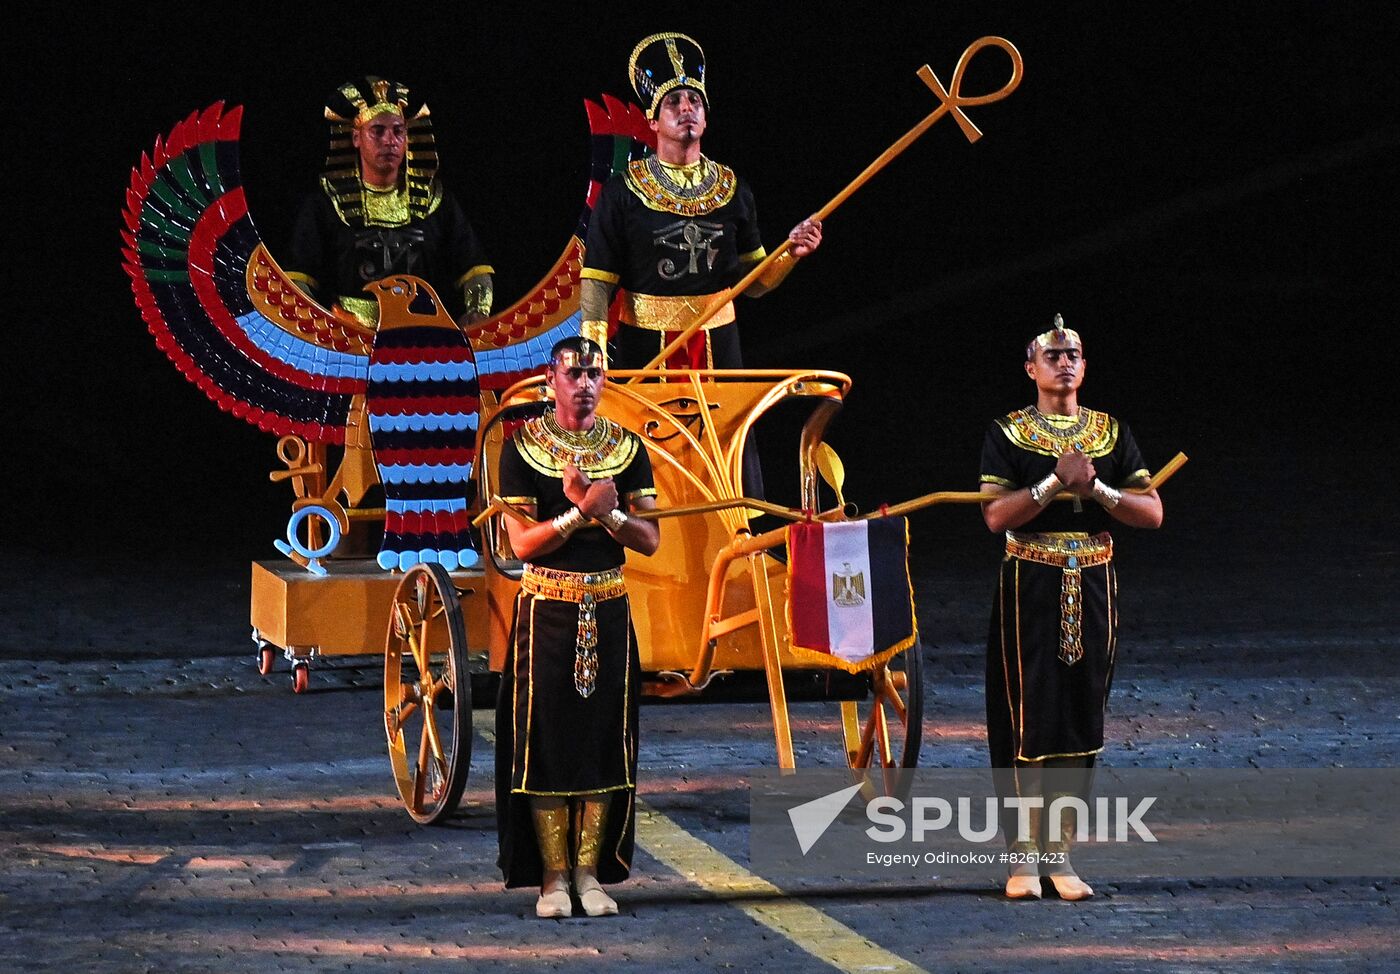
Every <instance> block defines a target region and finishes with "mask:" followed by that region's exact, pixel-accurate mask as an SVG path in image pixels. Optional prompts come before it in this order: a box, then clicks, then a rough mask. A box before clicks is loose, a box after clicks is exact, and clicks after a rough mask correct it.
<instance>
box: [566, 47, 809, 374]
mask: <svg viewBox="0 0 1400 974" xmlns="http://www.w3.org/2000/svg"><path fill="white" fill-rule="evenodd" d="M628 73H629V76H630V79H631V82H632V88H633V90H634V91H635V92H636V93H637V97H638V98H639V99H640V100H641V103H642V106H643V107H644V109H645V110H646V113H647V117H648V124H649V125H650V127H651V129H652V131H653V132H655V133H656V152H655V154H653V155H648V156H646V157H644V158H642V159H638V160H636V161H634V162H632V163H631V164H630V165H629V166H628V167H627V169H626V170H625V171H624V172H622V173H619V174H618V175H616V176H614V177H613V178H612V179H610V180H609V181H608V182H607V183H606V184H605V185H604V187H603V189H602V191H601V193H600V194H599V198H598V202H597V204H596V205H595V207H594V209H593V216H592V219H591V220H590V222H589V227H588V247H587V253H586V255H585V258H584V264H583V271H582V274H581V278H582V280H581V302H582V312H583V334H585V335H587V336H588V337H590V338H592V339H593V340H594V341H596V342H599V343H600V344H603V343H606V342H607V340H608V309H609V306H610V304H611V301H612V298H613V292H614V290H615V289H618V288H620V289H621V296H620V302H619V306H618V317H619V322H620V325H619V328H618V330H617V334H616V336H615V337H614V341H613V346H612V348H611V350H610V352H609V356H610V361H609V365H610V367H612V368H628V369H632V368H641V367H642V366H644V365H645V364H646V363H647V362H649V361H650V360H651V359H652V358H654V357H655V356H656V355H657V354H658V353H659V352H661V351H662V350H663V349H664V348H665V347H666V345H667V344H669V343H670V342H671V341H672V340H673V339H675V338H676V337H677V335H678V333H679V332H681V331H682V330H684V329H685V328H686V327H688V326H689V325H690V324H692V323H693V322H694V321H695V320H696V318H698V317H699V315H700V312H701V311H702V310H703V309H704V307H705V305H706V303H707V302H708V300H709V299H710V298H711V297H712V296H713V295H715V294H717V293H719V292H721V291H724V290H725V289H727V288H729V287H731V286H733V285H734V284H736V283H738V281H739V280H740V278H742V277H743V276H744V274H745V273H747V272H748V271H749V270H750V269H751V268H752V267H753V266H754V265H755V264H757V263H758V262H759V261H761V260H762V259H763V258H764V257H765V256H766V253H767V252H766V251H765V250H764V247H763V243H762V241H761V240H760V239H759V232H758V214H757V209H756V208H755V206H754V197H753V193H752V191H751V190H750V189H749V186H748V184H747V183H746V182H745V181H744V180H743V179H741V178H740V177H739V176H737V175H736V174H735V173H734V171H733V170H732V169H730V168H729V167H728V166H724V165H721V164H720V163H718V162H715V161H714V160H713V159H710V158H708V157H706V156H705V155H704V154H702V153H701V151H700V141H701V137H702V136H703V135H704V134H705V129H706V126H707V124H708V121H709V112H710V101H709V95H708V94H707V93H706V88H705V83H706V82H705V54H704V52H703V51H702V50H701V49H700V45H699V44H697V43H696V42H695V41H694V40H692V39H691V38H689V37H687V36H686V35H684V34H677V33H663V34H653V35H652V36H650V37H647V38H645V39H643V40H642V41H641V42H640V43H638V44H637V46H636V47H635V48H634V49H633V51H632V55H631V57H630V58H629V59H628ZM790 236H791V238H792V240H793V243H794V246H793V247H792V248H791V249H790V250H788V251H787V252H785V253H784V254H783V255H782V257H780V258H779V259H778V260H776V261H774V262H773V264H772V265H771V266H770V268H769V269H768V270H767V271H765V273H764V274H763V276H762V277H760V278H759V279H758V280H757V281H755V282H754V283H753V284H751V285H750V286H749V287H748V289H747V290H746V291H745V292H744V293H745V294H747V295H749V296H750V297H758V296H760V295H762V294H765V293H767V292H768V291H771V290H773V289H774V288H776V287H777V286H778V284H779V283H780V282H781V281H782V280H783V278H784V277H786V276H787V274H788V273H789V272H790V271H791V270H792V268H793V266H794V264H795V263H796V261H797V259H799V258H801V257H805V256H806V255H808V254H810V253H811V252H812V251H814V250H816V249H817V247H818V246H820V244H821V225H820V224H819V223H814V222H813V221H811V220H804V221H802V222H801V223H800V224H798V225H797V226H796V227H795V228H794V229H793V230H792V232H791V234H790ZM663 366H664V367H666V368H681V369H738V368H743V358H742V356H741V354H740V348H739V335H738V330H737V328H736V326H735V325H734V306H733V302H729V303H728V304H726V305H725V306H724V307H723V308H722V309H721V310H720V311H719V312H718V313H717V314H715V315H714V317H712V318H711V319H710V320H709V321H708V322H707V323H706V324H705V325H704V327H703V330H702V331H701V332H699V333H697V334H696V335H694V336H693V337H692V338H691V339H690V341H689V342H688V343H687V344H686V345H685V346H684V347H683V348H682V349H681V350H680V351H678V352H677V353H675V354H674V355H672V356H671V357H670V358H669V359H668V360H667V362H665V363H663Z"/></svg>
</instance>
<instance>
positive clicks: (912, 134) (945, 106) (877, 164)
mask: <svg viewBox="0 0 1400 974" xmlns="http://www.w3.org/2000/svg"><path fill="white" fill-rule="evenodd" d="M984 47H999V48H1001V49H1002V50H1003V51H1005V52H1006V53H1007V56H1008V57H1010V58H1011V80H1010V81H1008V82H1007V83H1006V84H1005V85H1003V86H1002V87H1001V88H1000V89H999V90H997V91H994V92H992V93H991V94H988V95H972V96H965V95H963V94H962V93H961V88H962V80H963V73H964V72H965V71H966V70H967V66H968V64H969V63H970V62H971V61H972V59H973V57H975V56H976V55H977V52H978V51H980V50H982V49H983V48H984ZM1022 73H1023V72H1022V64H1021V52H1020V51H1018V50H1016V45H1014V44H1012V43H1011V42H1010V41H1008V40H1006V39H1005V38H1004V37H982V38H979V39H977V40H975V41H973V42H972V44H971V45H970V46H969V47H968V49H967V50H965V51H963V53H962V57H960V58H958V64H957V67H956V68H954V69H953V82H952V84H951V85H949V86H948V87H947V88H944V87H943V84H942V82H940V81H939V80H938V76H937V75H935V74H934V73H933V70H932V69H931V68H929V66H928V65H927V64H925V65H924V66H923V67H922V68H920V69H919V70H918V72H917V74H918V76H919V79H920V80H921V81H923V83H924V84H926V85H928V86H929V88H930V89H931V90H932V91H933V93H934V94H935V95H937V96H938V100H939V102H940V104H939V106H938V107H937V108H936V109H934V110H933V112H932V113H930V114H929V116H928V117H927V118H925V119H924V120H923V121H922V122H920V123H919V124H918V125H915V126H914V127H913V128H912V129H910V130H909V131H908V132H906V133H905V134H904V136H903V137H902V138H901V139H900V140H899V141H897V142H895V143H894V144H893V145H891V146H890V147H889V148H888V149H886V150H885V151H884V152H882V153H880V155H879V157H877V158H876V159H875V161H874V162H872V163H871V164H870V165H868V166H866V167H865V170H864V171H863V172H861V174H860V175H859V176H857V177H856V178H855V179H853V180H851V182H850V184H849V185H847V186H846V188H845V189H843V190H841V192H839V193H837V194H836V196H835V197H833V198H832V200H831V202H829V203H827V204H826V206H823V207H822V208H821V209H820V210H818V211H817V212H816V213H813V214H812V216H811V219H812V220H813V222H821V221H822V220H825V219H826V218H827V217H828V216H830V215H831V214H832V212H833V211H835V209H836V208H837V207H838V206H840V205H841V204H842V203H844V202H846V200H847V199H849V198H850V197H851V195H852V194H854V193H855V191H856V190H858V189H860V188H861V187H862V186H864V185H865V184H866V182H868V181H869V180H870V177H872V176H874V175H875V174H876V173H877V172H879V171H880V170H881V169H884V168H885V166H887V165H889V163H890V162H891V161H892V160H893V159H894V158H895V156H897V155H899V154H900V153H901V152H903V151H904V150H905V149H907V148H909V146H910V145H912V144H913V143H914V141H915V140H916V139H918V138H919V136H921V135H923V134H924V133H925V132H926V131H928V129H929V127H930V126H932V125H933V124H934V123H935V122H937V121H938V120H939V119H940V118H942V117H943V116H944V115H952V116H953V120H954V121H955V122H957V123H958V127H959V128H961V129H962V131H963V134H964V135H965V136H967V140H968V141H969V142H976V141H977V140H978V139H980V138H981V137H982V131H981V129H979V128H978V127H977V126H976V125H974V124H972V120H971V119H970V118H968V117H967V115H966V114H964V112H963V108H964V107H966V106H969V105H986V104H989V103H991V102H994V101H1001V100H1002V99H1003V98H1005V97H1006V96H1007V95H1009V94H1011V93H1012V92H1013V91H1015V90H1016V88H1017V86H1018V85H1020V83H1021V75H1022ZM791 246H792V240H791V238H789V239H787V240H784V241H783V242H782V243H781V244H779V245H778V248H777V249H776V250H774V251H773V252H772V253H771V254H769V255H768V256H767V257H765V258H764V259H763V260H761V261H760V262H759V263H758V264H756V265H755V266H754V267H753V268H752V269H751V270H750V271H749V272H748V273H747V274H745V275H744V276H743V278H742V279H741V280H740V281H739V283H738V284H735V285H734V286H733V287H731V288H729V289H728V290H727V291H723V292H721V293H719V294H716V295H715V296H714V297H712V298H711V299H710V301H709V303H708V304H706V305H705V307H704V308H703V309H702V310H701V312H700V315H699V317H698V318H696V319H695V320H694V321H693V322H691V324H690V325H689V327H687V328H686V329H685V330H684V331H682V332H681V333H680V334H679V335H677V336H676V339H675V341H673V342H671V344H669V345H667V346H666V347H665V348H664V349H662V350H661V351H660V352H659V353H657V355H656V357H655V358H653V359H652V360H651V361H650V362H648V363H647V364H646V365H645V366H643V369H654V368H656V367H657V366H658V365H660V364H661V363H663V362H665V361H666V359H667V358H669V357H670V356H671V355H672V354H674V353H675V351H676V350H677V349H678V348H680V347H681V346H682V345H684V344H685V343H686V342H687V341H689V340H690V336H691V335H694V334H695V333H696V332H697V331H699V330H700V328H701V327H703V326H704V324H705V323H706V322H708V321H709V320H710V319H711V318H713V317H714V316H715V314H716V313H717V312H718V311H719V310H720V309H721V308H723V307H724V306H725V305H726V304H728V303H729V302H730V301H732V300H733V299H734V298H735V297H737V296H738V295H740V294H742V293H743V292H744V291H745V290H746V289H747V288H748V286H749V285H750V284H752V283H753V282H754V281H756V280H757V279H758V278H759V276H760V275H761V274H762V273H763V272H764V271H765V270H767V269H768V265H770V264H771V263H773V261H775V260H777V259H778V258H779V257H781V256H782V255H783V254H785V253H787V251H788V249H789V248H790V247H791ZM639 378H641V376H633V377H632V378H630V379H627V380H625V381H627V382H636V381H637V379H639Z"/></svg>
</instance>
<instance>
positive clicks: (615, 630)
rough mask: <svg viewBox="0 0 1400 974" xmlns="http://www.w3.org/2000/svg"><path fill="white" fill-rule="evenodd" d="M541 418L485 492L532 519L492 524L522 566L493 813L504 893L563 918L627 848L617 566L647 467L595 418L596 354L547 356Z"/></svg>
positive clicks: (584, 344) (637, 445)
mask: <svg viewBox="0 0 1400 974" xmlns="http://www.w3.org/2000/svg"><path fill="white" fill-rule="evenodd" d="M546 379H547V381H548V384H549V388H550V389H551V390H552V392H553V397H554V400H555V408H554V409H553V410H552V411H549V412H546V413H545V414H544V415H542V416H540V417H538V418H535V419H531V420H528V421H526V422H525V423H524V424H523V425H522V426H521V427H520V428H519V429H518V430H517V431H516V432H515V433H514V435H513V436H512V438H511V439H510V441H509V442H508V443H507V444H506V446H505V448H504V449H503V450H502V452H501V461H500V476H499V485H500V494H501V498H502V500H504V501H505V502H506V503H509V504H511V505H513V506H515V507H516V508H517V509H518V510H520V511H522V512H523V513H525V514H526V515H528V517H529V518H530V519H531V520H529V521H528V522H527V521H519V520H514V519H508V520H507V530H508V531H509V535H510V542H511V546H512V548H513V549H514V551H515V553H516V555H517V556H518V557H520V558H521V559H523V560H524V561H525V568H524V574H523V576H522V578H521V591H520V594H519V596H518V598H517V600H516V604H515V619H514V623H513V626H512V634H511V640H510V644H509V650H508V654H507V658H506V662H505V666H504V669H503V672H502V678H501V691H500V697H499V698H498V702H497V710H496V814H497V825H498V830H499V837H500V859H499V864H500V866H501V870H502V872H503V873H504V876H505V881H506V885H507V886H508V887H516V886H539V888H540V897H539V900H538V901H537V903H536V906H535V912H536V914H537V915H538V916H541V917H567V916H569V915H571V912H572V901H571V899H570V895H569V887H570V880H571V879H572V885H573V889H574V891H575V892H576V893H577V894H578V898H579V901H580V904H581V905H582V907H583V910H584V912H585V913H586V914H587V915H589V916H605V915H610V914H615V913H616V912H617V904H616V902H614V901H613V900H612V898H611V897H609V896H608V894H607V893H605V892H604V891H603V889H602V886H601V885H600V884H602V883H616V882H620V881H621V880H623V879H626V878H627V876H628V873H629V872H630V869H631V861H632V849H633V841H634V834H635V815H634V798H635V794H636V772H637V695H638V693H639V692H640V690H641V686H640V680H641V673H640V662H639V657H638V653H637V644H636V633H635V632H634V630H633V628H632V619H631V610H630V605H629V602H628V597H627V588H626V584H625V582H624V580H623V574H622V565H623V561H624V554H625V551H626V549H629V548H630V549H632V550H634V551H638V552H641V553H642V554H651V553H652V552H654V551H655V550H656V548H657V545H658V543H659V540H660V534H659V531H658V528H657V525H656V522H654V521H648V520H642V519H640V518H637V517H634V516H632V515H633V514H634V513H635V512H638V511H644V510H649V509H651V508H654V507H655V503H656V502H655V495H656V490H655V488H654V487H653V485H652V475H651V463H650V461H649V460H648V457H647V452H646V448H645V446H643V445H642V442H641V440H640V439H639V438H638V437H637V436H636V435H634V434H632V433H630V432H628V431H627V430H625V429H623V428H622V427H620V426H618V425H617V424H616V423H614V422H612V421H610V420H608V419H606V418H604V417H602V416H598V415H597V412H596V410H597V405H598V397H599V395H600V394H601V393H602V390H603V383H604V369H603V356H602V349H601V348H600V347H599V346H598V345H597V344H596V343H595V342H592V341H590V340H589V339H586V338H569V339H565V340H563V341H561V342H559V343H558V344H557V345H555V347H554V349H553V351H552V353H551V360H550V364H549V367H548V369H547V372H546Z"/></svg>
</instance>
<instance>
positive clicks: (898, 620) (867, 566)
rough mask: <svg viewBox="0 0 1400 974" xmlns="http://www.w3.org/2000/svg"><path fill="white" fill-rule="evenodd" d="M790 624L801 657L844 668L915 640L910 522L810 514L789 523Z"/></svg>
mask: <svg viewBox="0 0 1400 974" xmlns="http://www.w3.org/2000/svg"><path fill="white" fill-rule="evenodd" d="M788 627H789V630H790V631H791V633H792V649H793V652H794V654H795V655H797V656H798V657H799V658H820V660H821V661H822V662H824V663H826V664H827V665H828V666H835V667H839V668H840V669H843V670H846V671H847V672H849V673H858V672H860V671H861V670H868V669H871V668H872V667H874V666H876V665H878V664H879V663H882V662H884V661H885V660H887V659H889V658H890V657H891V656H893V655H894V654H895V653H898V652H901V651H902V650H906V649H908V648H909V647H910V646H912V645H914V641H915V639H916V638H917V636H918V629H917V626H916V624H915V621H914V589H913V586H912V585H911V584H910V581H909V521H908V520H907V519H906V518H902V517H881V518H873V519H871V520H868V521H840V522H833V523H826V522H822V521H811V522H805V523H799V524H793V525H791V526H790V527H789V528H788Z"/></svg>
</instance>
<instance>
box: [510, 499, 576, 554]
mask: <svg viewBox="0 0 1400 974" xmlns="http://www.w3.org/2000/svg"><path fill="white" fill-rule="evenodd" d="M520 511H521V512H522V513H524V514H526V515H528V516H529V517H530V518H531V521H530V523H529V524H526V523H525V522H524V521H517V520H516V519H515V518H513V517H508V518H506V519H505V522H506V534H507V535H508V536H509V537H510V546H511V549H512V550H513V551H514V552H515V557H517V558H520V559H521V560H523V561H529V560H530V559H531V558H538V557H539V556H540V555H547V554H549V553H550V552H551V551H557V550H558V549H559V548H561V547H563V545H564V540H565V539H564V536H563V535H561V534H560V533H559V532H558V531H556V530H555V529H554V522H553V521H536V520H534V517H535V513H536V508H535V505H534V504H522V505H520Z"/></svg>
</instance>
